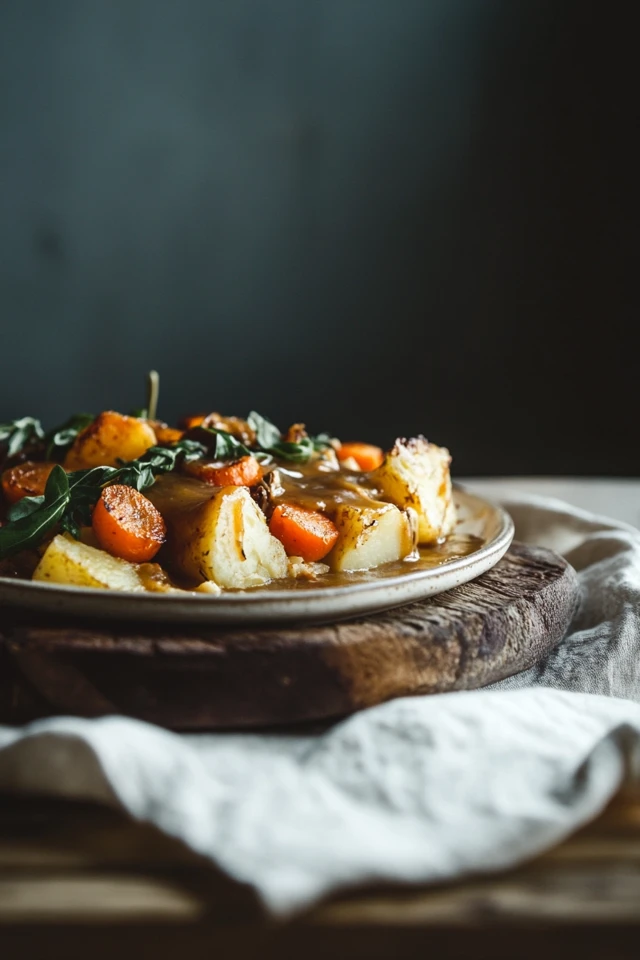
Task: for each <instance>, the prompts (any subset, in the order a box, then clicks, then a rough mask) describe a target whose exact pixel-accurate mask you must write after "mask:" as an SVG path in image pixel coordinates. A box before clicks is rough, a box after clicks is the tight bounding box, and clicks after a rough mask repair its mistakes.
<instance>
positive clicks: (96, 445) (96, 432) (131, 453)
mask: <svg viewBox="0 0 640 960" xmlns="http://www.w3.org/2000/svg"><path fill="white" fill-rule="evenodd" d="M156 439H157V438H156V434H155V432H154V430H153V428H152V427H151V426H150V425H149V423H148V422H147V421H146V420H140V419H139V418H138V417H127V416H124V415H123V414H121V413H116V412H115V411H114V410H105V411H104V412H103V413H101V414H100V415H99V416H97V417H96V419H95V420H94V421H93V423H90V424H89V426H88V427H85V429H84V430H82V431H81V432H80V433H79V434H78V436H77V437H76V439H75V440H74V442H73V445H72V446H71V447H70V448H69V450H68V451H67V455H66V457H65V460H64V468H65V470H87V469H88V468H89V467H115V466H117V465H118V463H119V461H120V460H137V459H138V457H141V456H142V455H143V454H145V453H146V452H147V450H148V449H149V447H153V446H154V445H155V443H156Z"/></svg>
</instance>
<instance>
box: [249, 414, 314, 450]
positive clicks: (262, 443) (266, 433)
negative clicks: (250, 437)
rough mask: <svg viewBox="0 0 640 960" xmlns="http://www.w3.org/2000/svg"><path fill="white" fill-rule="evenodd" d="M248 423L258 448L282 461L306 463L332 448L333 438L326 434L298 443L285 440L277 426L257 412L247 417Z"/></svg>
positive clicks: (305, 438) (307, 438)
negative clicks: (253, 432) (321, 451)
mask: <svg viewBox="0 0 640 960" xmlns="http://www.w3.org/2000/svg"><path fill="white" fill-rule="evenodd" d="M247 423H248V424H249V426H251V427H253V429H254V430H255V434H256V444H257V446H258V447H259V448H260V449H261V450H262V451H264V452H265V453H267V454H272V455H273V456H274V457H278V458H279V459H280V460H290V461H292V462H293V463H306V462H307V461H308V460H310V459H311V457H312V456H313V454H314V453H316V452H317V451H319V450H324V449H325V448H326V447H329V446H331V438H330V437H329V435H328V434H326V433H322V434H320V436H318V437H302V439H301V440H299V441H298V442H297V443H292V442H291V441H289V440H283V439H282V434H281V433H280V431H279V430H278V428H277V427H276V425H275V424H273V423H272V422H271V421H270V420H267V418H266V417H263V416H262V415H261V414H259V413H256V411H255V410H252V411H251V413H250V414H249V416H248V417H247Z"/></svg>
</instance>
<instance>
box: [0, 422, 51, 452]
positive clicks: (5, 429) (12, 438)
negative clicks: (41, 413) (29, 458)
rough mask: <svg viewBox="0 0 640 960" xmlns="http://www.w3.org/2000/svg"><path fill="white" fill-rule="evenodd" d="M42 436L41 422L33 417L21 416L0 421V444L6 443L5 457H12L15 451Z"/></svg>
mask: <svg viewBox="0 0 640 960" xmlns="http://www.w3.org/2000/svg"><path fill="white" fill-rule="evenodd" d="M43 438H44V430H43V429H42V424H41V423H40V421H39V420H35V419H34V418H33V417H22V419H21V420H11V421H10V422H9V423H0V444H6V446H7V452H6V456H7V457H14V456H15V455H16V453H20V451H21V450H22V449H23V447H25V446H26V445H27V444H28V443H29V442H30V441H32V440H42V439H43Z"/></svg>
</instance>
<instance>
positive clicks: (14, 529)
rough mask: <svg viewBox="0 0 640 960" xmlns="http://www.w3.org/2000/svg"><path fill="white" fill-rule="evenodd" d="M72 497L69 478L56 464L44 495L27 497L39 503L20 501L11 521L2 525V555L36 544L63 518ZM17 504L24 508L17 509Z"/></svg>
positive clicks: (17, 551) (0, 541)
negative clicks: (30, 505) (31, 504)
mask: <svg viewBox="0 0 640 960" xmlns="http://www.w3.org/2000/svg"><path fill="white" fill-rule="evenodd" d="M69 498H70V491H69V479H68V477H67V474H66V473H65V472H64V470H63V469H62V467H61V466H59V465H58V464H56V466H55V467H54V468H53V470H52V471H51V473H50V474H49V479H48V480H47V486H46V487H45V491H44V496H43V497H33V498H30V497H28V498H26V499H27V500H31V499H33V500H36V501H38V502H37V505H36V506H35V507H29V506H28V505H27V504H26V503H24V501H21V502H20V503H18V504H16V505H15V507H14V508H13V509H12V515H11V517H10V522H9V523H8V524H7V525H6V526H5V527H2V528H0V559H1V558H4V557H8V556H10V555H11V554H13V553H19V552H20V551H21V550H28V549H30V548H31V547H36V546H37V545H38V544H39V543H40V542H41V540H42V539H43V537H44V536H45V534H47V533H48V532H49V530H51V528H52V527H54V526H55V525H56V523H58V522H59V521H60V520H61V519H62V517H63V515H64V512H65V510H66V508H67V505H68V503H69ZM16 507H21V509H20V510H17V509H15V508H16ZM27 510H29V511H30V512H26V511H27Z"/></svg>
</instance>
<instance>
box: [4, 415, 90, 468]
mask: <svg viewBox="0 0 640 960" xmlns="http://www.w3.org/2000/svg"><path fill="white" fill-rule="evenodd" d="M93 419H94V417H93V415H92V414H90V413H76V414H75V415H74V416H73V417H70V418H69V419H68V420H67V421H66V423H63V424H62V425H61V426H59V427H54V428H53V430H49V432H48V433H45V432H44V430H43V429H42V424H41V423H40V421H39V420H36V419H34V418H33V417H23V418H22V419H21V420H13V421H11V422H10V423H0V444H1V445H3V446H4V445H6V451H5V456H6V458H7V459H9V458H10V457H14V456H15V455H16V454H17V453H20V451H21V450H23V449H24V448H25V447H26V446H28V445H29V444H31V443H34V442H36V441H37V440H44V442H45V443H46V453H45V457H46V459H47V460H50V459H51V458H52V457H54V456H57V455H60V454H62V453H64V452H65V451H66V450H67V449H68V448H69V447H70V446H71V444H72V443H73V441H74V440H75V438H76V437H77V436H78V434H79V433H80V431H81V430H84V428H85V427H87V426H88V425H89V424H90V423H91V422H92V420H93Z"/></svg>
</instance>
